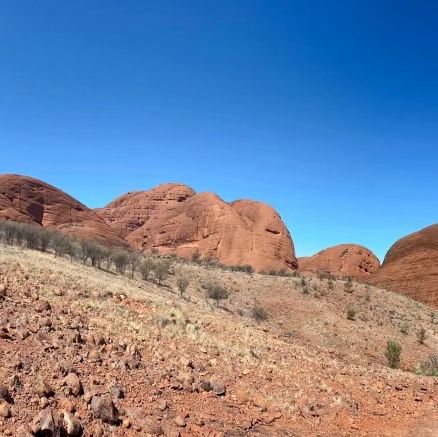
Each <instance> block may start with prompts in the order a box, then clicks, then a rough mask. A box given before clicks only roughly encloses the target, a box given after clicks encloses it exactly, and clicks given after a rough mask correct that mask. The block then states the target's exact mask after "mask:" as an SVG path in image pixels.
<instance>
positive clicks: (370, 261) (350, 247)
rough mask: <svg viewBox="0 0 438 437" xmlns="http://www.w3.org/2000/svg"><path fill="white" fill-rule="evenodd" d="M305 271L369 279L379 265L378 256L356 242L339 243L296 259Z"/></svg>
mask: <svg viewBox="0 0 438 437" xmlns="http://www.w3.org/2000/svg"><path fill="white" fill-rule="evenodd" d="M298 264H299V268H300V270H302V271H305V272H313V273H316V272H318V271H325V272H328V273H331V274H333V275H336V276H340V277H348V276H351V277H352V278H355V279H359V280H364V279H369V278H370V277H371V275H373V274H374V273H375V272H376V271H377V269H378V268H379V266H380V262H379V260H378V258H377V257H376V256H375V255H374V254H373V253H372V252H371V251H370V250H369V249H367V248H366V247H363V246H359V245H357V244H340V245H339V246H333V247H329V248H328V249H325V250H322V251H321V252H318V253H317V254H315V255H313V256H309V257H303V258H299V259H298Z"/></svg>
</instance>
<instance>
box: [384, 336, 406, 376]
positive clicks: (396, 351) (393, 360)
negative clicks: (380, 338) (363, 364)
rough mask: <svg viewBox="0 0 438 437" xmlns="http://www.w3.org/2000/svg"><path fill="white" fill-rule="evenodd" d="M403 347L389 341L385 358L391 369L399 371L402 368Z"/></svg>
mask: <svg viewBox="0 0 438 437" xmlns="http://www.w3.org/2000/svg"><path fill="white" fill-rule="evenodd" d="M401 351H402V347H401V346H400V345H399V344H398V343H397V342H396V341H394V340H389V341H388V343H387V345H386V350H385V357H386V359H387V360H388V366H389V367H391V369H398V368H399V367H400V354H401Z"/></svg>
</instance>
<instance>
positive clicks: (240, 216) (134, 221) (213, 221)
mask: <svg viewBox="0 0 438 437" xmlns="http://www.w3.org/2000/svg"><path fill="white" fill-rule="evenodd" d="M97 213H98V214H99V215H100V216H101V217H102V218H103V219H105V220H106V222H107V223H108V224H109V225H111V226H112V227H113V229H114V230H115V231H116V232H118V233H120V234H121V235H123V236H124V237H125V238H126V239H127V241H128V242H129V243H130V244H131V245H132V246H133V247H135V248H137V249H140V250H142V251H150V250H151V249H156V250H159V251H160V252H161V253H175V254H177V255H180V256H189V257H190V256H193V255H194V254H199V255H200V256H201V257H202V258H204V259H207V258H214V259H217V260H219V261H220V262H221V263H224V264H227V265H245V264H248V265H251V266H252V267H253V268H254V269H256V270H258V271H261V270H271V269H273V270H280V269H295V268H297V260H296V258H295V252H294V246H293V242H292V239H291V237H290V234H289V231H288V230H287V228H286V226H285V224H284V223H283V221H282V220H281V218H280V216H279V215H278V213H277V212H276V211H275V210H274V209H272V208H271V207H270V206H268V205H266V204H263V203H261V202H255V201H250V200H239V201H236V202H232V203H227V202H225V201H223V200H222V199H221V198H220V197H219V196H217V195H216V194H212V193H200V194H196V193H195V191H194V190H193V189H191V188H189V187H187V186H185V185H180V184H164V185H159V186H158V187H155V188H153V189H151V190H149V191H139V192H133V193H127V194H125V195H123V196H121V197H119V198H118V199H116V200H114V201H113V202H111V203H110V204H109V205H107V206H106V207H105V208H102V209H99V210H97Z"/></svg>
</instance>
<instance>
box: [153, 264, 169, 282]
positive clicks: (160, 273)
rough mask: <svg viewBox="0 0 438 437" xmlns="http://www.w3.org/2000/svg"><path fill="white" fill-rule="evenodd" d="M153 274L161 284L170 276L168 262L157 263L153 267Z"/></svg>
mask: <svg viewBox="0 0 438 437" xmlns="http://www.w3.org/2000/svg"><path fill="white" fill-rule="evenodd" d="M154 274H155V277H156V278H157V281H158V283H159V284H161V283H162V282H163V281H164V280H165V279H166V278H167V277H168V276H169V274H170V262H169V261H167V260H163V261H157V262H156V263H155V266H154Z"/></svg>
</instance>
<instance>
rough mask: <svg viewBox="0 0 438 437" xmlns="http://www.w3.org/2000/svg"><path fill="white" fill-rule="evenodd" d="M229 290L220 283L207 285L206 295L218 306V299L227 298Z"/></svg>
mask: <svg viewBox="0 0 438 437" xmlns="http://www.w3.org/2000/svg"><path fill="white" fill-rule="evenodd" d="M229 295H230V294H229V292H228V290H227V289H226V288H224V287H222V286H221V285H209V286H208V288H207V296H208V297H209V298H210V299H214V300H215V301H216V306H217V307H219V301H220V300H225V299H228V297H229Z"/></svg>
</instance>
